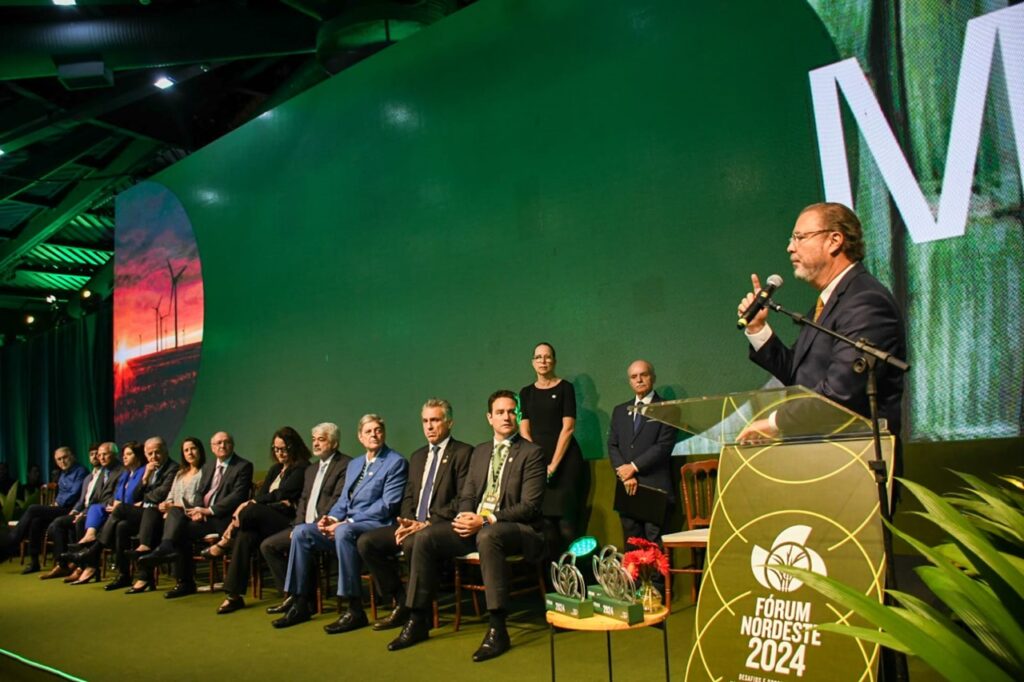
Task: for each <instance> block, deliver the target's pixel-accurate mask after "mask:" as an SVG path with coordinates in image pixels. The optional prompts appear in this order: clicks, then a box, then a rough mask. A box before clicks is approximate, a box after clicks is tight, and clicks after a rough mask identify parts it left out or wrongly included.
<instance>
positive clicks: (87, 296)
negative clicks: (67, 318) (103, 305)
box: [82, 289, 92, 298]
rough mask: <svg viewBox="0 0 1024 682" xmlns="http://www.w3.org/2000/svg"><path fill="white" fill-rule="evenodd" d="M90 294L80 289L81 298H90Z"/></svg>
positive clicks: (86, 290)
mask: <svg viewBox="0 0 1024 682" xmlns="http://www.w3.org/2000/svg"><path fill="white" fill-rule="evenodd" d="M91 297H92V292H91V291H89V290H88V289H82V298H91Z"/></svg>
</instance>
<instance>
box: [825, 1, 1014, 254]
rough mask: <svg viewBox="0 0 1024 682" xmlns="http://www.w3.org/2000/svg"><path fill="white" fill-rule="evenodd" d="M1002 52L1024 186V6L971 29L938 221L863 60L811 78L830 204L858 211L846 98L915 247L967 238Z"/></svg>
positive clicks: (834, 66)
mask: <svg viewBox="0 0 1024 682" xmlns="http://www.w3.org/2000/svg"><path fill="white" fill-rule="evenodd" d="M997 44H998V45H999V52H998V54H999V57H1000V58H1001V59H1002V65H1003V72H1004V73H1005V75H1006V85H1007V90H1008V92H1009V99H1010V120H1011V122H1012V126H1013V136H1014V143H1015V145H1016V150H1017V163H1018V168H1019V169H1020V175H1021V177H1022V178H1024V5H1017V6H1015V7H1009V8H1006V9H1002V10H999V11H997V12H992V13H990V14H986V15H984V16H981V17H978V18H976V19H972V20H970V21H969V22H967V33H966V36H965V38H964V48H963V55H962V57H961V60H960V76H959V79H958V80H957V87H956V100H955V102H954V104H953V119H952V121H951V126H950V134H949V147H948V149H947V152H946V167H945V173H944V175H943V179H942V187H941V191H940V194H939V196H940V199H939V205H938V213H937V215H933V213H932V209H931V207H929V205H928V201H927V200H926V199H925V196H924V193H923V192H922V191H921V186H920V185H919V184H918V182H917V179H916V178H915V177H914V174H913V172H912V171H911V170H910V165H909V164H908V163H907V158H906V156H905V155H904V154H903V151H902V150H901V149H900V147H899V144H898V143H897V142H896V136H895V135H893V132H892V128H891V127H890V126H889V123H888V121H886V119H885V115H884V114H883V113H882V109H881V107H880V106H879V105H878V100H877V99H875V96H874V93H872V91H871V86H870V85H868V81H867V78H866V77H865V76H864V72H863V71H862V70H861V68H860V65H859V64H858V63H857V60H856V59H854V58H851V59H846V60H844V61H841V62H837V63H835V64H830V65H828V66H825V67H822V68H820V69H815V70H814V71H811V72H810V79H811V97H812V99H813V102H814V119H815V123H816V126H817V132H818V151H819V154H820V156H821V174H822V179H823V181H824V184H825V198H826V199H827V200H828V201H837V202H840V203H843V204H846V205H847V206H853V188H852V187H851V185H850V170H849V163H848V161H847V158H846V145H845V143H844V141H843V121H842V117H841V115H840V110H839V91H840V90H841V91H842V93H843V95H844V96H845V97H846V101H847V103H848V104H849V106H850V109H851V111H852V112H853V116H854V119H855V120H856V121H857V126H858V127H859V128H860V131H861V134H862V135H863V137H864V140H865V142H866V143H867V147H868V151H870V153H871V156H872V157H873V158H874V159H875V163H876V164H877V166H878V169H879V171H880V172H881V175H882V179H883V181H884V182H885V184H886V186H887V187H888V188H889V192H890V193H891V194H892V197H893V201H894V202H895V204H896V207H897V208H898V209H899V212H900V214H901V215H902V216H903V222H904V223H905V224H906V226H907V230H908V231H909V232H910V237H911V239H913V240H914V242H915V243H918V244H919V243H922V242H929V241H934V240H936V239H946V238H947V237H959V236H961V235H963V233H964V231H965V229H966V227H967V212H968V208H969V204H970V199H971V184H972V180H973V177H974V167H975V163H976V161H977V156H978V141H979V139H980V137H981V123H982V116H983V114H984V110H985V94H986V92H987V90H988V86H989V77H990V75H991V73H992V63H993V61H994V60H995V59H996V45H997Z"/></svg>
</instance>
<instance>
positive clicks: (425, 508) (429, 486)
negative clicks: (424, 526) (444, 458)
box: [416, 445, 441, 521]
mask: <svg viewBox="0 0 1024 682" xmlns="http://www.w3.org/2000/svg"><path fill="white" fill-rule="evenodd" d="M438 450H440V448H439V447H438V446H436V445H432V446H430V456H431V462H430V471H428V472H427V482H426V484H424V486H423V493H422V494H421V495H420V506H419V509H417V510H416V520H417V521H426V520H427V514H428V513H429V512H430V498H431V497H432V495H431V493H433V491H434V475H435V474H436V473H437V462H438V460H439V459H441V458H440V457H439V456H438V454H437V451H438Z"/></svg>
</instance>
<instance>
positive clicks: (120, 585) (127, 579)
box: [103, 574, 132, 592]
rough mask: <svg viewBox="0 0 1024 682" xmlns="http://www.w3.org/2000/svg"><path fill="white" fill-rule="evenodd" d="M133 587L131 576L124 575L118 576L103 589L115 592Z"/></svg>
mask: <svg viewBox="0 0 1024 682" xmlns="http://www.w3.org/2000/svg"><path fill="white" fill-rule="evenodd" d="M131 586H132V579H131V576H127V575H123V574H122V575H119V576H117V577H116V578H114V579H113V580H111V581H110V582H109V583H107V584H106V585H104V586H103V589H104V590H106V591H107V592H113V591H114V590H121V589H124V588H126V587H131Z"/></svg>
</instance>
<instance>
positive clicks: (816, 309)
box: [814, 296, 825, 322]
mask: <svg viewBox="0 0 1024 682" xmlns="http://www.w3.org/2000/svg"><path fill="white" fill-rule="evenodd" d="M824 307H825V302H824V301H823V300H821V296H819V297H818V302H817V303H815V304H814V321H815V322H817V321H818V318H819V317H821V311H822V309H823V308H824Z"/></svg>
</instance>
